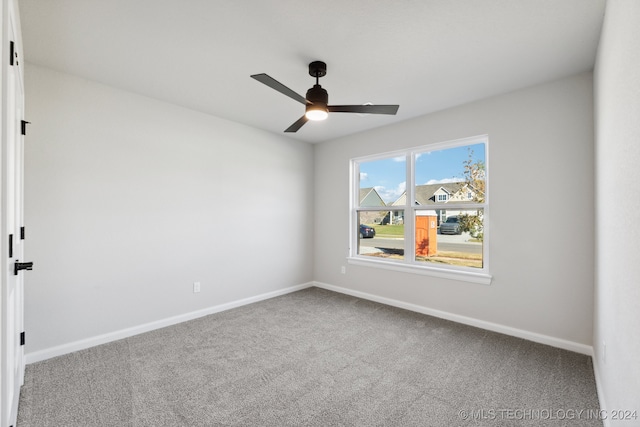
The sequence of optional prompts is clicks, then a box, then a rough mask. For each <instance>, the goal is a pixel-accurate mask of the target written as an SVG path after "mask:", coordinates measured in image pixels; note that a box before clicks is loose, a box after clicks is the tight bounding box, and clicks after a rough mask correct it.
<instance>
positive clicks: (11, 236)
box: [9, 234, 13, 258]
mask: <svg viewBox="0 0 640 427" xmlns="http://www.w3.org/2000/svg"><path fill="white" fill-rule="evenodd" d="M9 258H13V234H9Z"/></svg>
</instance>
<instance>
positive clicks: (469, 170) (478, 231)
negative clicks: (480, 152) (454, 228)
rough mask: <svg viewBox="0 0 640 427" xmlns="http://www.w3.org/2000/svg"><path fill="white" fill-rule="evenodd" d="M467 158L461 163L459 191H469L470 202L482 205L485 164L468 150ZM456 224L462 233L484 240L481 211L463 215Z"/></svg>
mask: <svg viewBox="0 0 640 427" xmlns="http://www.w3.org/2000/svg"><path fill="white" fill-rule="evenodd" d="M468 152H469V157H468V158H467V160H465V161H463V162H462V166H463V170H464V171H463V178H464V185H463V187H462V189H461V191H470V192H471V194H472V198H471V201H473V202H475V203H484V197H485V185H486V180H485V175H486V173H485V172H486V170H485V164H484V162H483V161H481V160H478V159H475V158H474V157H473V150H472V149H471V148H469V149H468ZM458 222H459V223H460V226H461V227H462V231H468V232H470V233H471V235H472V236H474V237H475V238H477V239H479V240H483V238H484V225H483V224H484V221H483V211H482V209H478V210H476V213H475V215H472V214H469V213H464V214H462V215H460V216H459V217H458Z"/></svg>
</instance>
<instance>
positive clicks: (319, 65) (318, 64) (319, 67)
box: [309, 61, 327, 78]
mask: <svg viewBox="0 0 640 427" xmlns="http://www.w3.org/2000/svg"><path fill="white" fill-rule="evenodd" d="M309 75H310V76H311V77H315V78H320V77H324V76H326V75H327V64H325V63H324V62H322V61H313V62H312V63H310V64H309Z"/></svg>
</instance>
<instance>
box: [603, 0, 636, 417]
mask: <svg viewBox="0 0 640 427" xmlns="http://www.w3.org/2000/svg"><path fill="white" fill-rule="evenodd" d="M639 46H640V2H638V1H637V0H609V1H608V2H607V9H606V14H605V21H604V27H603V32H602V38H601V40H600V47H599V50H598V59H597V62H596V71H595V95H596V114H595V117H596V159H597V161H596V177H597V185H596V194H597V212H596V217H597V252H596V263H597V264H596V266H597V269H596V310H595V337H594V353H595V366H596V372H597V373H598V377H599V381H598V385H599V390H600V398H601V401H604V402H605V405H606V407H607V409H609V410H613V409H622V410H625V409H627V410H635V411H637V412H638V415H639V416H640V308H639V307H640V262H638V247H639V245H640V226H639V225H638V212H640V197H638V183H640V167H639V166H640V49H639V48H638V47H639ZM605 343H606V358H605V355H604V353H605ZM638 422H640V421H637V420H636V421H635V422H631V423H630V422H628V421H626V422H624V421H623V422H620V425H638V424H637V423H638ZM612 424H617V423H612Z"/></svg>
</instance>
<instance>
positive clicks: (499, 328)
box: [313, 282, 593, 356]
mask: <svg viewBox="0 0 640 427" xmlns="http://www.w3.org/2000/svg"><path fill="white" fill-rule="evenodd" d="M313 285H314V286H316V287H318V288H322V289H327V290H330V291H334V292H339V293H342V294H346V295H351V296H354V297H358V298H362V299H366V300H370V301H375V302H379V303H381V304H386V305H391V306H393V307H398V308H403V309H405V310H409V311H415V312H417V313H422V314H427V315H429V316H434V317H439V318H441V319H446V320H451V321H453V322H457V323H462V324H465V325H469V326H475V327H477V328H481V329H486V330H488V331H493V332H499V333H501V334H505V335H510V336H513V337H517V338H522V339H525V340H529V341H533V342H537V343H540V344H546V345H550V346H552V347H557V348H561V349H564V350H569V351H573V352H576V353H580V354H585V355H587V356H593V347H591V346H590V345H585V344H580V343H576V342H573V341H567V340H563V339H561V338H556V337H551V336H548V335H542V334H538V333H535V332H529V331H525V330H522V329H517V328H512V327H511V326H505V325H500V324H498V323H492V322H487V321H484V320H479V319H474V318H472V317H466V316H461V315H459V314H454V313H448V312H446V311H440V310H435V309H432V308H428V307H423V306H420V305H416V304H411V303H408V302H404V301H399V300H395V299H391V298H386V297H381V296H378V295H373V294H369V293H366V292H360V291H354V290H352V289H347V288H342V287H339V286H334V285H329V284H327V283H322V282H313Z"/></svg>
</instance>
